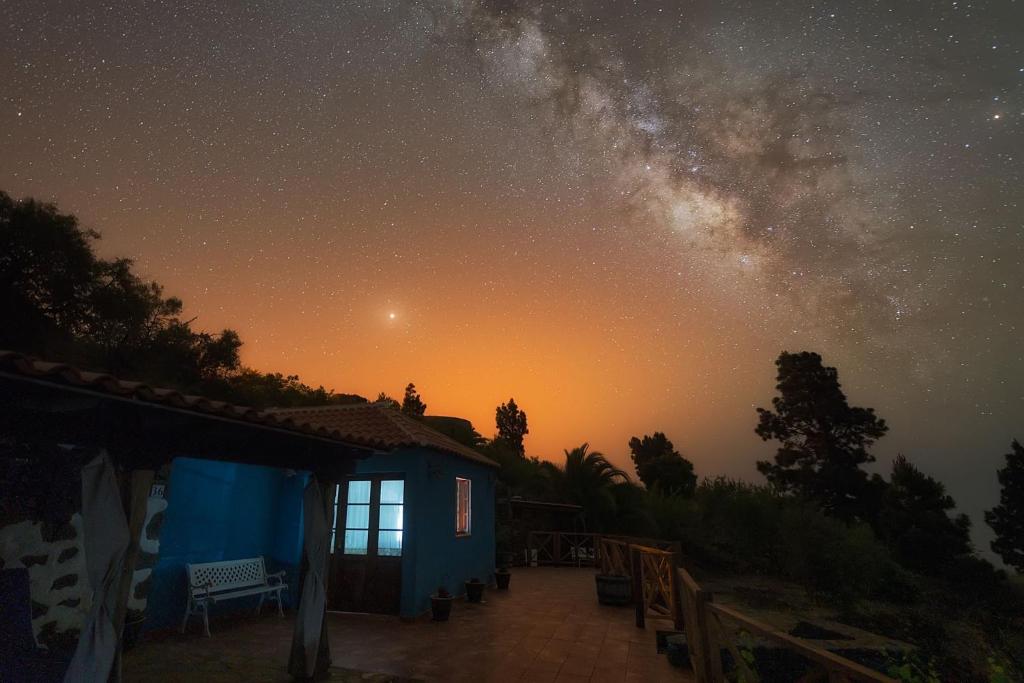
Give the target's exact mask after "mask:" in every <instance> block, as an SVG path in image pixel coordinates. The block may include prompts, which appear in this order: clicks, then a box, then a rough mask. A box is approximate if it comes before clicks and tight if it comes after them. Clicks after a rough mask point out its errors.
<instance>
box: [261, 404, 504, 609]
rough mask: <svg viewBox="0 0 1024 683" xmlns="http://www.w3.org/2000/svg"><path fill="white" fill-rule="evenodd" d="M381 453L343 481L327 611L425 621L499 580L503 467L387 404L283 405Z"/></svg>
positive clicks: (287, 413) (288, 412)
mask: <svg viewBox="0 0 1024 683" xmlns="http://www.w3.org/2000/svg"><path fill="white" fill-rule="evenodd" d="M275 415H276V416H277V417H278V418H281V417H285V416H287V417H290V418H292V419H294V420H295V421H297V422H301V423H306V424H309V425H313V426H316V427H323V428H326V429H328V430H330V431H331V432H332V433H337V434H339V435H340V436H341V437H342V438H344V439H345V440H346V441H348V442H351V443H353V444H357V445H360V446H363V447H368V448H372V449H373V455H370V456H369V457H367V458H365V459H360V460H358V461H357V463H356V466H355V473H354V474H352V475H350V476H349V477H348V478H347V479H346V480H345V481H341V482H337V483H336V484H335V487H334V494H335V495H334V504H333V513H332V515H331V520H330V521H331V526H332V547H331V563H330V564H331V568H330V577H329V581H328V608H329V609H337V610H342V611H354V612H378V613H384V614H400V615H401V616H403V617H409V618H412V617H416V616H419V615H421V614H423V613H425V612H427V611H428V610H429V609H430V595H431V594H432V593H434V592H435V591H436V590H437V588H438V587H440V586H444V587H445V588H446V589H447V590H448V591H449V592H451V593H452V594H453V595H461V594H463V593H464V592H465V586H464V583H465V581H467V580H469V579H471V578H478V579H480V580H482V581H485V582H487V583H491V582H492V578H493V574H494V567H495V537H494V521H495V520H494V514H495V511H494V497H495V483H496V481H497V469H498V465H497V464H496V463H495V462H493V461H492V460H490V459H489V458H487V457H485V456H483V455H481V454H479V453H477V452H476V451H474V450H473V449H471V448H468V447H466V446H464V445H462V444H460V443H459V442H457V441H455V440H453V439H451V438H449V437H447V436H445V435H443V434H441V433H440V432H437V431H435V430H433V429H431V428H430V427H427V426H426V425H424V424H423V423H422V422H420V421H418V420H416V419H413V418H411V417H409V416H407V415H405V414H403V413H401V412H400V411H398V410H395V409H393V408H390V407H388V406H386V405H382V404H379V403H372V404H357V405H349V406H327V407H319V408H298V409H289V410H281V411H275Z"/></svg>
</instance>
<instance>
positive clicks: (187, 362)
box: [0, 192, 366, 408]
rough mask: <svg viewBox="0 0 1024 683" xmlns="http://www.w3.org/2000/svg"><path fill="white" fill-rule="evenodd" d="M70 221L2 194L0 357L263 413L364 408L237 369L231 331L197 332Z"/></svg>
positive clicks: (351, 399) (349, 399) (159, 293)
mask: <svg viewBox="0 0 1024 683" xmlns="http://www.w3.org/2000/svg"><path fill="white" fill-rule="evenodd" d="M98 239H99V234H98V233H96V232H94V231H92V230H85V229H83V228H82V227H81V226H80V225H79V223H78V219H76V218H75V217H74V216H73V215H70V214H62V213H60V212H59V211H58V210H57V207H55V206H53V205H52V204H43V203H40V202H37V201H35V200H32V199H24V200H21V201H15V200H13V199H11V198H10V197H9V196H8V195H6V194H5V193H3V192H0V320H3V322H4V324H3V325H0V348H3V349H11V350H15V351H22V352H25V353H29V354H33V355H36V356H40V357H42V358H46V359H48V360H61V361H64V362H67V363H72V364H75V365H79V366H81V367H83V368H87V369H90V370H102V371H105V372H109V373H111V374H114V375H118V376H121V377H125V378H129V379H136V380H141V381H144V382H147V383H150V384H153V385H156V386H164V387H171V388H175V389H179V390H181V391H186V392H191V393H201V394H203V395H205V396H207V397H209V398H214V399H219V400H223V401H230V402H232V403H239V404H242V405H249V406H253V407H257V408H264V407H270V406H308V405H325V404H343V403H359V402H365V400H366V399H364V398H363V397H361V396H354V395H349V394H335V393H334V392H332V391H329V390H327V389H324V388H323V387H317V388H313V387H310V386H307V385H306V384H303V383H302V382H301V381H299V378H298V377H297V376H295V375H282V374H280V373H263V372H259V371H257V370H253V369H249V368H244V367H242V366H241V364H240V361H239V350H240V349H241V346H242V341H241V339H240V338H239V337H238V335H237V334H236V333H235V332H234V331H232V330H223V331H221V332H219V333H217V334H210V333H207V332H201V331H196V330H193V329H192V321H189V320H182V319H181V318H180V317H179V316H180V314H181V309H182V302H181V300H180V299H177V298H174V297H166V298H165V297H164V295H163V289H162V288H161V287H160V285H158V284H157V283H155V282H146V281H144V280H142V279H141V278H140V277H139V276H138V275H136V274H135V273H134V272H133V271H132V262H131V261H130V260H128V259H114V260H105V259H101V258H99V257H98V256H97V255H96V253H95V251H94V249H93V246H94V244H95V242H96V240H98Z"/></svg>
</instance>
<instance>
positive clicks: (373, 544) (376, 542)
mask: <svg viewBox="0 0 1024 683" xmlns="http://www.w3.org/2000/svg"><path fill="white" fill-rule="evenodd" d="M366 481H368V482H369V483H370V499H369V501H368V502H367V503H365V504H364V503H359V504H358V505H366V506H367V508H368V510H367V512H368V515H367V516H368V520H367V527H366V529H365V531H366V551H365V552H363V553H353V552H345V532H346V531H349V530H351V531H357V530H358V531H363V529H362V528H360V529H355V528H352V529H350V528H349V526H348V521H349V520H348V506H349V503H348V498H349V487H350V486H351V484H352V483H353V482H366ZM385 481H400V482H402V502H401V503H383V505H388V506H393V505H395V506H397V505H400V506H401V508H402V516H401V524H402V528H401V529H391V528H388V529H381V526H380V517H381V514H380V512H381V506H382V503H381V484H382V482H385ZM405 484H406V480H405V476H404V475H402V474H397V473H396V474H358V475H353V476H351V477H349V478H347V479H346V480H344V481H340V482H336V483H335V489H334V492H335V493H334V506H333V507H334V509H333V511H332V512H333V514H332V519H331V522H332V524H331V529H330V532H331V546H330V554H331V555H332V556H334V555H337V556H338V557H345V558H360V557H362V558H388V559H395V560H400V559H401V558H402V557H403V556H404V555H405V540H406V534H405V533H404V532H405V531H406V528H405V523H406V516H405V507H406V504H407V501H406V494H407V491H406V486H405ZM381 531H399V532H402V535H401V540H400V543H401V547H400V548H398V551H399V552H398V553H397V554H396V553H390V554H386V555H382V554H381V553H380V533H381Z"/></svg>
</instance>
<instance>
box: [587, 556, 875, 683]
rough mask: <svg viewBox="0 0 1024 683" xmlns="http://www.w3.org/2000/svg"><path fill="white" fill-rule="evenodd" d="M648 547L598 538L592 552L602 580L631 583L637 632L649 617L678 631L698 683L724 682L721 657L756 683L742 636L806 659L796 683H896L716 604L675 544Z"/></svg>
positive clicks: (738, 676)
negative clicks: (667, 622) (684, 564)
mask: <svg viewBox="0 0 1024 683" xmlns="http://www.w3.org/2000/svg"><path fill="white" fill-rule="evenodd" d="M649 541H650V539H630V538H626V537H612V536H604V537H599V538H598V539H597V540H596V546H595V547H596V549H597V560H598V566H599V567H600V571H601V573H603V574H613V575H618V576H629V577H631V578H632V582H633V599H634V604H635V609H636V625H637V626H638V627H640V628H643V627H644V626H645V622H646V617H647V616H648V615H652V616H659V617H662V618H669V619H671V620H672V621H673V622H674V623H675V626H676V629H677V630H680V629H681V630H683V632H684V634H685V636H686V644H687V648H688V650H689V654H690V663H691V665H692V667H693V671H694V675H695V678H696V679H697V681H698V683H722V682H724V681H726V680H728V679H727V678H726V675H725V672H724V671H723V666H722V653H723V652H728V653H729V654H730V655H731V658H732V661H733V662H734V664H735V667H736V672H735V673H736V676H735V678H736V680H741V681H743V682H744V683H757V682H758V681H759V680H760V678H759V677H758V676H757V672H756V671H754V668H753V667H752V666H751V664H750V663H749V662H748V661H747V659H746V658H745V657H744V656H743V653H742V652H741V640H742V639H743V638H744V636H745V635H746V636H751V637H758V638H760V639H762V640H767V641H770V642H772V643H774V644H776V645H778V646H780V647H782V648H784V649H788V650H790V651H792V652H795V653H796V654H798V655H800V656H801V657H803V658H804V659H806V660H807V661H808V662H809V664H810V668H809V670H808V671H807V672H806V673H805V674H804V675H803V676H802V677H801V678H800V679H799V680H800V681H801V682H803V683H811V682H812V681H828V682H829V683H861V682H863V681H870V682H872V683H895V681H894V679H892V678H890V677H888V676H886V675H884V674H882V673H879V672H878V671H875V670H873V669H870V668H868V667H865V666H862V665H860V664H858V663H856V662H854V661H851V660H849V659H846V658H845V657H840V656H839V655H837V654H835V653H833V652H829V651H828V650H825V649H824V648H820V647H817V646H816V645H813V644H811V643H809V642H807V641H806V640H803V639H801V638H797V637H795V636H791V635H790V634H788V633H785V632H783V631H779V630H778V629H776V628H774V627H772V626H769V625H767V624H765V623H763V622H761V621H758V620H756V619H754V618H752V617H749V616H747V615H746V614H743V613H742V612H740V611H739V610H737V609H734V608H732V607H727V606H725V605H719V604H716V603H715V602H714V601H713V599H712V595H711V593H710V592H709V591H707V590H705V589H703V588H701V586H700V584H698V583H697V581H695V580H694V578H693V576H692V575H691V574H690V573H689V572H688V571H687V570H686V569H685V568H683V567H682V566H681V564H682V563H681V561H680V560H681V553H680V549H679V546H678V544H672V543H666V542H664V541H654V543H649Z"/></svg>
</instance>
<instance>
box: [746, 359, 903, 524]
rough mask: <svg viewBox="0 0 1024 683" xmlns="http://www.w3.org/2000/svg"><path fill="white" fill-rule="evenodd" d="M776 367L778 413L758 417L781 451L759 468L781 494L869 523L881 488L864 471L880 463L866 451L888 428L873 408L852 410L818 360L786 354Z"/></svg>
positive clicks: (834, 376) (760, 431)
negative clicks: (789, 493) (873, 463)
mask: <svg viewBox="0 0 1024 683" xmlns="http://www.w3.org/2000/svg"><path fill="white" fill-rule="evenodd" d="M775 365H776V366H777V367H778V377H777V380H778V384H777V385H776V387H775V388H776V389H777V390H778V392H779V396H776V397H775V398H773V399H772V407H773V409H774V410H767V409H765V408H758V409H757V412H758V415H759V416H760V417H759V422H758V425H757V428H756V429H755V430H754V431H755V432H757V435H758V436H760V437H761V438H762V439H763V440H764V441H768V440H771V439H775V440H777V441H779V442H780V444H781V445H780V446H779V449H778V451H777V452H776V454H775V462H768V461H761V462H758V463H757V469H758V471H759V472H761V473H762V474H764V475H765V477H767V479H768V481H769V482H770V483H771V484H772V485H773V486H775V487H776V488H778V489H779V490H781V491H786V492H791V493H795V494H796V495H799V496H802V497H804V498H808V499H810V500H815V501H817V502H818V503H819V504H820V505H821V506H822V508H823V509H824V510H825V511H826V512H828V513H830V514H834V515H836V516H840V517H844V518H851V517H862V518H863V517H867V516H870V514H871V512H872V508H873V507H875V503H876V502H877V501H876V500H875V498H876V497H877V494H878V493H879V490H878V489H879V488H880V480H872V479H868V475H867V473H866V472H865V471H864V470H862V469H861V468H860V466H861V465H863V464H866V463H870V462H874V460H875V458H874V456H872V455H871V454H869V453H868V450H867V449H868V447H869V446H871V444H873V443H874V442H875V441H876V440H878V439H880V438H881V437H883V436H885V433H886V432H887V431H888V429H889V428H888V426H886V424H885V420H881V419H879V418H878V417H876V416H875V412H874V410H872V409H871V408H858V407H851V406H850V405H849V404H848V403H847V402H846V395H845V394H843V392H842V389H841V387H840V385H839V373H838V372H836V369H835V368H830V367H826V366H824V365H822V363H821V356H819V355H818V354H816V353H809V352H807V351H804V352H802V353H786V352H783V353H782V354H781V355H780V356H779V358H778V360H776V361H775Z"/></svg>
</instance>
